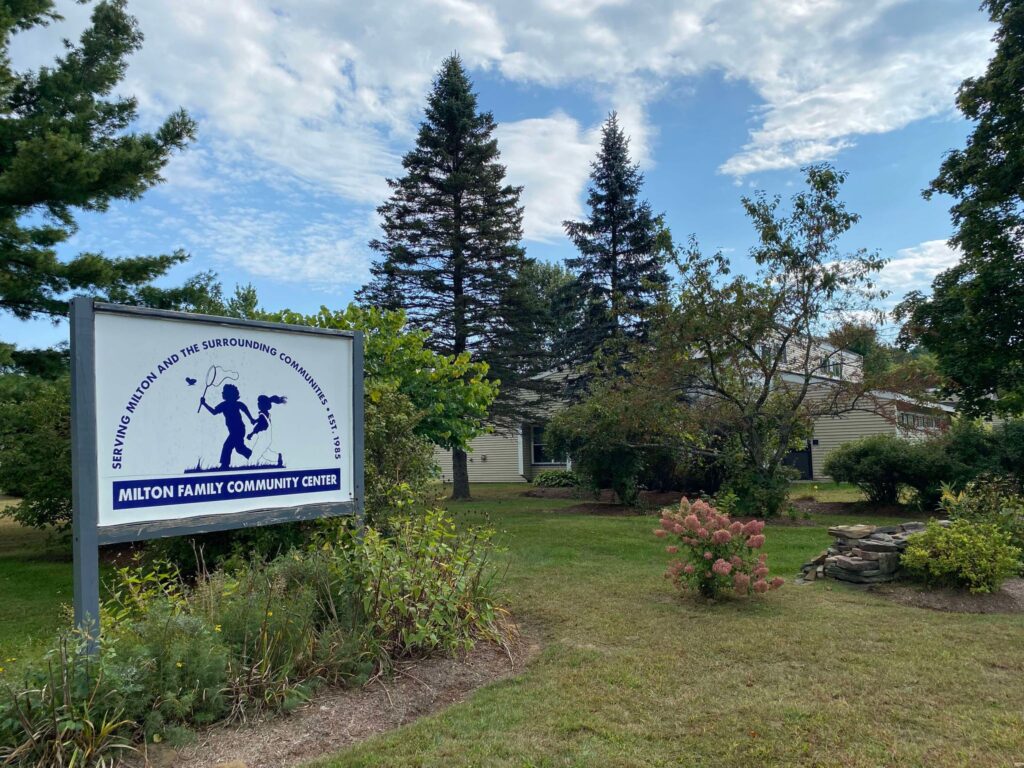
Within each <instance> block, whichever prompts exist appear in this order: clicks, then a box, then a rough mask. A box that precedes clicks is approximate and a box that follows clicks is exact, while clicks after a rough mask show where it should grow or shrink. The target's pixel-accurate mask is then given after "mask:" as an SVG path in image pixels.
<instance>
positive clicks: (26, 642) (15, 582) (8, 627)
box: [0, 501, 72, 666]
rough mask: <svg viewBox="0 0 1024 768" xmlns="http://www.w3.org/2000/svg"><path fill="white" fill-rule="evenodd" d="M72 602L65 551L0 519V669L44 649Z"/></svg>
mask: <svg viewBox="0 0 1024 768" xmlns="http://www.w3.org/2000/svg"><path fill="white" fill-rule="evenodd" d="M4 504H5V502H4V501H0V505H4ZM71 601H72V593H71V548H70V546H66V547H65V546H61V545H60V544H59V543H57V542H54V541H52V539H51V538H50V537H49V536H48V535H47V534H45V533H41V532H39V531H35V530H31V529H28V528H23V527H21V526H20V525H18V524H17V523H14V522H13V521H11V520H9V519H6V518H0V666H2V665H3V663H4V661H5V660H6V659H8V658H10V657H22V656H24V655H26V654H27V653H30V652H32V651H33V650H37V649H41V648H43V647H44V646H46V645H47V644H48V643H49V642H50V640H52V639H53V636H54V633H55V632H56V631H57V629H58V628H59V627H60V626H62V625H63V624H64V623H65V622H66V621H67V613H66V610H65V608H64V607H63V606H64V605H65V604H66V605H67V606H70V605H71ZM67 610H70V609H67Z"/></svg>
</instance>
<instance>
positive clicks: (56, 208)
mask: <svg viewBox="0 0 1024 768" xmlns="http://www.w3.org/2000/svg"><path fill="white" fill-rule="evenodd" d="M58 20H60V16H59V15H58V14H57V13H56V12H55V11H54V4H53V2H52V1H51V0H30V1H27V2H16V3H4V4H3V6H2V8H0V312H4V311H5V312H10V313H12V314H13V315H14V316H15V317H18V318H22V319H27V318H30V317H34V316H39V315H43V316H47V315H48V316H58V315H63V314H65V313H66V311H67V298H68V294H69V293H90V294H98V295H101V296H107V297H116V298H118V299H119V300H122V301H127V300H133V298H136V297H135V290H136V289H137V288H138V287H140V286H145V285H148V284H149V283H150V282H151V281H152V280H153V279H154V278H155V277H158V276H159V275H162V274H163V273H165V272H166V271H167V270H168V269H170V268H171V267H172V266H173V265H175V264H177V263H180V262H182V261H184V260H185V259H186V258H187V256H186V255H185V254H184V253H181V252H177V253H174V254H169V255H163V256H139V257H134V258H127V259H111V258H107V257H105V256H103V255H102V254H98V253H85V254H81V255H79V256H77V257H75V258H72V259H70V260H62V259H60V258H58V256H57V252H56V247H57V246H59V245H60V244H61V243H63V242H65V241H66V240H67V239H68V238H69V237H70V236H71V235H72V234H73V233H74V232H75V230H76V225H75V216H74V213H75V211H76V210H85V211H104V210H106V209H107V207H108V206H109V205H110V203H111V201H113V200H134V199H136V198H138V197H140V196H141V195H142V193H143V192H145V191H146V190H147V189H149V188H150V187H152V186H153V185H154V184H157V183H158V182H159V181H160V180H161V179H160V171H161V169H162V168H163V167H164V165H165V164H166V163H167V161H168V160H169V159H170V156H171V154H172V153H173V152H174V151H175V150H178V149H180V148H182V147H184V146H185V145H186V144H187V143H188V142H189V141H190V140H191V139H192V138H193V135H194V132H195V125H194V123H193V122H192V120H191V118H189V116H188V115H187V114H186V113H185V112H184V111H181V110H179V111H177V112H175V113H174V114H172V115H171V116H170V117H168V118H167V120H166V121H164V123H163V124H162V125H161V126H160V127H159V128H158V129H157V130H156V131H155V132H153V133H134V132H132V131H131V130H130V127H131V124H132V123H133V122H134V120H135V117H136V112H137V105H136V101H135V99H133V98H127V97H116V96H115V97H112V96H111V93H112V91H113V89H114V87H115V86H116V85H117V84H118V82H120V80H121V79H122V77H123V76H124V73H125V68H126V66H127V58H128V56H130V55H131V54H132V53H133V52H134V51H135V50H137V49H138V48H139V46H140V45H141V44H142V34H141V32H140V31H139V29H138V26H137V25H136V22H135V19H134V18H133V17H131V16H130V15H129V14H128V13H127V11H126V9H125V3H124V0H105V2H100V3H98V4H97V5H96V7H95V9H94V10H93V13H92V23H91V24H90V25H89V26H88V27H87V28H86V30H85V31H84V32H83V33H82V36H81V39H80V41H79V42H78V44H77V45H73V44H71V43H67V44H66V48H65V50H64V53H63V55H62V56H60V57H58V58H57V59H56V60H55V61H54V63H53V65H52V66H48V67H42V68H40V69H39V70H36V71H15V70H14V69H13V68H12V64H11V60H10V56H9V53H8V51H9V48H10V44H11V39H12V37H13V36H14V35H15V34H17V33H19V32H24V31H25V30H29V29H31V28H33V27H38V26H41V25H45V24H49V23H51V22H54V21H58ZM173 290H176V291H178V292H179V293H180V292H182V291H183V290H184V289H173ZM186 292H187V291H186ZM150 294H151V297H150V298H152V299H160V300H163V299H167V300H168V301H171V300H173V299H174V298H175V296H170V295H168V296H167V297H161V296H159V295H157V294H159V291H158V289H151V290H150Z"/></svg>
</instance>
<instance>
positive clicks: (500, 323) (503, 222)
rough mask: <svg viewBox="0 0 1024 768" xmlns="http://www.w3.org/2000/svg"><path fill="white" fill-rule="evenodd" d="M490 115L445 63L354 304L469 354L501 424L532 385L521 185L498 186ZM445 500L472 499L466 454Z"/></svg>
mask: <svg viewBox="0 0 1024 768" xmlns="http://www.w3.org/2000/svg"><path fill="white" fill-rule="evenodd" d="M494 128H495V122H494V117H493V116H492V115H491V113H490V112H479V111H478V109H477V97H476V94H475V93H474V92H473V89H472V83H471V82H470V80H469V77H468V75H467V73H466V71H465V69H464V67H463V65H462V61H461V60H460V59H459V57H458V55H452V56H449V57H448V58H447V59H445V61H444V63H443V64H442V65H441V70H440V73H439V74H438V76H437V77H436V79H435V80H434V84H433V89H432V91H431V93H430V96H429V97H428V99H427V108H426V111H425V117H424V120H423V122H422V123H421V125H420V129H419V134H418V136H417V139H416V146H415V148H414V149H412V150H411V151H410V152H409V153H408V154H406V155H405V157H404V158H403V160H402V167H403V169H404V171H405V173H404V175H403V176H402V177H401V178H398V179H389V180H388V185H389V186H390V187H391V190H392V193H391V197H390V198H389V199H388V201H387V202H386V203H384V205H382V206H381V207H380V208H378V212H379V213H380V215H381V218H382V219H383V223H382V228H383V237H381V238H380V239H377V240H374V241H373V242H371V243H370V247H371V248H372V249H373V250H375V251H376V252H377V253H379V254H381V255H382V257H383V258H381V259H380V260H379V261H377V262H375V263H374V264H373V267H372V269H371V273H372V275H373V277H372V280H371V281H370V283H369V284H368V285H366V286H365V287H364V288H363V289H362V290H361V291H360V292H359V294H358V298H359V300H360V301H361V302H364V303H367V304H371V305H375V306H379V307H383V308H387V309H404V310H405V312H406V315H407V317H408V320H409V323H410V324H411V325H413V326H417V327H420V328H423V329H426V330H428V331H430V334H431V336H430V341H429V344H430V346H431V348H432V349H433V350H434V351H436V352H440V353H443V354H450V355H459V354H462V353H469V354H470V355H471V356H472V357H473V358H474V359H476V360H484V361H486V362H487V363H488V364H489V365H490V375H491V376H492V377H494V378H496V379H499V380H500V381H501V384H502V395H503V396H502V397H501V398H500V399H499V401H498V403H497V405H496V406H495V408H494V409H493V411H492V413H491V417H492V419H494V420H495V421H497V422H499V423H501V422H502V421H503V420H511V419H512V418H513V417H514V414H515V412H516V411H517V410H518V408H519V406H518V404H517V398H516V394H515V393H516V391H517V390H518V388H519V385H520V384H521V383H523V382H524V381H528V380H529V377H530V373H531V370H532V367H531V364H530V344H531V342H530V336H531V334H530V333H529V332H526V333H521V331H523V329H524V328H527V329H528V328H529V325H528V324H525V323H524V321H525V319H526V318H525V315H526V311H527V303H526V302H525V301H524V300H523V297H522V296H521V292H520V291H518V290H517V289H516V278H517V275H518V274H519V272H520V270H521V269H522V268H523V265H524V263H525V256H524V253H523V249H522V247H521V246H520V244H519V241H520V240H521V239H522V232H523V230H522V220H523V209H522V206H521V205H520V203H519V196H520V193H521V191H522V188H521V187H515V186H511V185H509V184H506V183H505V167H504V166H503V165H501V163H500V162H499V158H500V155H499V152H498V142H497V140H496V139H495V138H494V137H493V133H494ZM452 459H453V480H454V489H453V491H452V496H453V498H468V496H469V475H468V465H467V460H468V458H467V455H466V452H465V450H463V449H460V448H457V449H455V450H453V451H452Z"/></svg>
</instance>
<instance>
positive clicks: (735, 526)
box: [729, 520, 743, 536]
mask: <svg viewBox="0 0 1024 768" xmlns="http://www.w3.org/2000/svg"><path fill="white" fill-rule="evenodd" d="M729 532H730V533H731V534H732V535H733V536H739V535H740V534H741V533H743V523H741V522H740V521H739V520H734V521H733V523H732V525H730V526H729Z"/></svg>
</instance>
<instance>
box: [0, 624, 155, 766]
mask: <svg viewBox="0 0 1024 768" xmlns="http://www.w3.org/2000/svg"><path fill="white" fill-rule="evenodd" d="M138 690H139V685H138V683H137V681H136V679H135V674H134V672H133V670H132V669H131V668H130V667H129V666H127V665H125V664H123V663H122V662H121V660H120V659H118V658H117V656H116V655H115V654H114V653H113V651H111V650H110V649H109V648H107V649H104V650H103V652H102V655H101V656H100V657H99V658H98V659H97V658H93V657H90V656H89V654H87V653H86V651H85V644H84V643H83V642H82V640H81V638H78V637H75V636H71V635H62V636H61V637H60V639H59V641H58V643H57V646H56V648H55V649H54V650H53V651H51V652H50V653H48V654H47V655H46V657H45V658H44V659H43V660H42V662H41V663H40V664H39V665H37V666H34V667H30V668H27V669H25V670H23V671H22V672H21V674H20V675H18V676H16V677H15V676H14V675H12V679H8V680H5V681H4V682H3V684H2V685H0V761H2V763H3V765H5V766H8V765H9V766H18V767H19V768H53V767H54V766H59V767H61V766H67V767H68V768H71V766H82V767H83V768H107V766H113V765H114V764H115V763H117V762H119V761H120V758H121V757H123V756H124V755H125V753H127V752H129V751H133V747H132V741H133V737H134V735H135V731H136V729H137V726H136V724H135V723H134V722H133V721H132V720H131V719H130V718H129V717H127V716H126V712H127V710H128V709H129V708H130V706H131V705H130V699H131V698H132V697H133V696H134V695H135V694H136V693H137V692H138Z"/></svg>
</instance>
